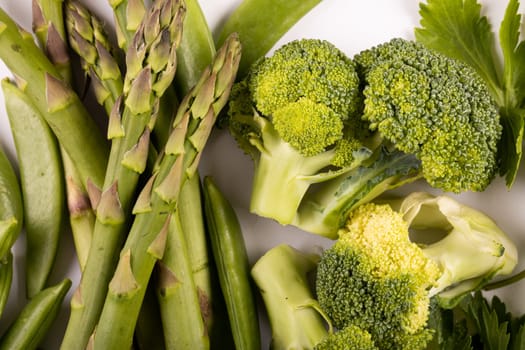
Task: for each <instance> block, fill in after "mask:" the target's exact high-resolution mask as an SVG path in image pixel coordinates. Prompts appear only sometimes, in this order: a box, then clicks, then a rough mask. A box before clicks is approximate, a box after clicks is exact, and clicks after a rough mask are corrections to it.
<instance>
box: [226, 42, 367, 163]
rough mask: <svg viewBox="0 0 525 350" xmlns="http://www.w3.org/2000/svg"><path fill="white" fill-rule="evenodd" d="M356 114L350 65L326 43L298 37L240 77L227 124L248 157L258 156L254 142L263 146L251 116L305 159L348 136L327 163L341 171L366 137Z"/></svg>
mask: <svg viewBox="0 0 525 350" xmlns="http://www.w3.org/2000/svg"><path fill="white" fill-rule="evenodd" d="M361 110H362V94H361V91H360V86H359V78H358V75H357V72H356V70H355V64H354V63H353V61H352V60H351V59H350V58H349V57H348V56H346V55H345V54H344V53H343V52H342V51H340V50H339V49H337V48H336V47H335V46H334V45H333V44H331V43H329V42H327V41H324V40H318V39H301V40H295V41H292V42H289V43H287V44H285V45H283V46H282V47H280V48H279V49H278V50H276V51H275V52H274V54H273V55H272V56H269V57H264V58H262V59H260V60H259V61H257V62H256V63H255V64H254V65H253V66H252V67H251V69H250V71H249V73H248V75H247V76H246V77H245V79H243V80H242V81H240V82H238V83H236V84H235V86H234V87H233V89H232V93H231V96H230V105H229V118H228V120H229V128H230V131H231V132H232V134H233V135H234V137H235V138H236V139H237V141H238V143H239V145H240V147H241V148H243V149H244V150H245V151H248V153H249V154H251V155H252V156H253V155H256V154H257V153H254V152H253V151H254V149H253V147H252V145H253V143H254V142H255V143H259V144H260V145H262V146H264V141H262V138H263V136H264V135H262V134H263V133H262V132H261V130H260V129H261V128H260V126H257V125H255V124H256V123H253V121H250V120H249V116H250V115H252V116H253V115H254V113H255V114H257V115H259V116H262V117H264V118H266V119H267V120H269V121H270V122H271V125H272V127H273V129H274V130H275V132H276V133H277V134H278V136H279V138H280V139H281V140H282V141H283V142H286V143H288V144H290V145H291V146H292V147H294V148H295V149H296V150H297V151H298V152H299V153H300V154H302V155H303V156H305V157H311V156H315V155H318V154H320V153H322V152H324V151H326V150H330V149H333V148H335V147H336V145H337V144H338V143H339V142H341V141H342V140H345V141H346V139H347V138H352V140H351V142H350V143H346V144H345V147H338V148H337V152H336V153H337V159H334V162H333V163H330V162H328V164H327V165H335V166H338V167H342V166H346V165H348V164H350V163H351V162H352V161H353V160H354V158H353V152H355V151H357V150H359V149H360V148H362V147H363V145H362V144H361V142H360V141H358V140H361V139H363V138H365V137H366V136H367V135H366V134H364V133H363V131H364V130H367V129H368V128H367V127H366V124H365V123H364V122H363V121H362V120H361V118H360V111H361ZM353 129H355V130H353ZM348 144H351V145H352V146H354V147H353V148H351V149H350V148H349V147H348ZM263 148H264V147H259V150H261V149H263ZM343 152H345V153H344V154H343ZM343 161H344V162H345V163H343Z"/></svg>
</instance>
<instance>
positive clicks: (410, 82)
mask: <svg viewBox="0 0 525 350" xmlns="http://www.w3.org/2000/svg"><path fill="white" fill-rule="evenodd" d="M355 60H356V62H357V63H358V67H359V71H360V74H361V75H362V78H363V79H364V80H365V81H366V83H365V85H366V86H365V88H364V91H363V93H364V95H365V102H364V104H365V107H364V115H363V118H364V119H365V120H367V121H369V123H370V127H371V129H373V130H377V131H379V133H380V134H381V136H382V137H384V138H385V139H387V140H388V141H390V142H392V143H393V144H394V145H395V147H396V148H397V149H399V150H401V151H403V152H406V153H411V154H414V155H416V156H417V157H418V158H419V159H420V160H421V162H422V172H423V176H424V177H425V179H426V180H427V181H428V182H429V184H430V185H432V186H434V187H437V188H440V189H443V190H445V191H451V192H462V191H466V190H469V191H482V190H484V189H485V188H486V187H487V186H488V184H489V183H490V182H491V181H492V179H493V178H494V175H495V174H496V172H497V166H498V162H497V146H498V141H499V139H500V137H501V130H502V127H501V124H500V122H499V112H498V109H497V106H496V103H495V101H494V99H493V98H492V95H491V94H490V91H489V89H488V87H487V85H486V84H485V83H484V81H483V80H482V78H481V77H480V76H479V75H478V74H477V73H476V72H475V71H474V69H472V68H471V67H470V66H467V65H466V64H464V63H462V62H460V61H458V60H454V59H451V58H449V57H447V56H444V55H442V54H440V53H437V52H435V51H433V50H430V49H428V48H426V47H425V46H423V45H422V44H420V43H416V42H413V41H409V40H403V39H393V40H391V41H390V42H387V43H385V44H382V45H379V46H377V47H374V48H372V49H370V50H365V51H364V52H362V53H360V54H359V55H357V56H356V58H355Z"/></svg>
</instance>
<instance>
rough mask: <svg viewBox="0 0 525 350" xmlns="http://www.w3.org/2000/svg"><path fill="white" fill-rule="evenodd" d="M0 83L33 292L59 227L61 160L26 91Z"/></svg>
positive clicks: (49, 261) (40, 284) (41, 284)
mask: <svg viewBox="0 0 525 350" xmlns="http://www.w3.org/2000/svg"><path fill="white" fill-rule="evenodd" d="M2 89H3V92H4V96H5V100H6V110H7V115H8V118H9V123H10V125H11V131H12V134H13V139H14V143H15V148H16V153H17V157H18V163H19V168H20V184H21V188H22V198H23V207H24V227H25V230H26V238H27V239H26V242H27V253H26V256H27V261H26V288H27V295H28V296H29V297H32V296H33V295H35V294H36V293H38V292H39V291H40V290H42V289H43V288H45V285H46V281H47V278H48V276H49V274H50V272H51V270H52V267H53V264H54V261H55V256H56V252H57V249H58V242H59V239H60V233H61V231H62V224H63V213H64V209H65V194H64V181H63V179H64V176H63V169H62V161H61V157H60V150H59V147H58V143H57V141H56V138H55V136H54V134H53V132H52V131H51V129H50V128H49V127H48V126H47V124H46V122H45V121H44V119H43V118H42V116H41V114H40V112H39V111H38V110H37V109H36V107H35V106H34V104H33V102H32V100H31V99H30V98H29V96H28V95H27V94H26V93H24V92H23V91H22V90H21V89H19V88H18V87H17V86H16V85H15V84H14V83H12V82H10V81H8V80H3V81H2Z"/></svg>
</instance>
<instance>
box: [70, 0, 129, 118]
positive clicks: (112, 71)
mask: <svg viewBox="0 0 525 350" xmlns="http://www.w3.org/2000/svg"><path fill="white" fill-rule="evenodd" d="M65 19H66V21H65V22H66V25H67V30H68V36H69V44H70V46H71V48H72V49H73V50H74V51H75V52H76V53H77V54H78V56H79V58H80V63H81V65H82V69H83V70H84V72H85V73H86V75H88V76H89V78H90V79H91V84H92V86H93V91H94V93H95V97H96V99H97V102H98V103H99V104H100V105H101V106H104V108H105V110H106V113H107V114H108V115H110V114H111V110H112V109H113V106H114V105H115V102H116V100H117V99H118V97H119V96H120V95H121V94H122V89H123V86H124V82H123V77H122V73H121V71H120V67H119V64H118V60H117V57H116V52H115V49H114V48H113V46H112V45H111V43H110V42H109V39H108V38H107V33H106V31H105V29H104V26H103V24H102V23H101V22H100V21H99V20H98V18H96V17H95V16H94V15H93V14H92V13H91V12H89V10H88V9H86V8H85V7H84V6H83V5H82V4H81V3H80V2H78V1H68V2H67V3H66V5H65Z"/></svg>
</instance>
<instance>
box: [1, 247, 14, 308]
mask: <svg viewBox="0 0 525 350" xmlns="http://www.w3.org/2000/svg"><path fill="white" fill-rule="evenodd" d="M12 282H13V254H12V253H11V250H9V251H7V253H6V254H5V255H4V256H3V257H2V258H0V317H1V316H2V313H3V311H4V307H5V305H6V303H7V299H8V298H9V291H10V289H11V283H12Z"/></svg>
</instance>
